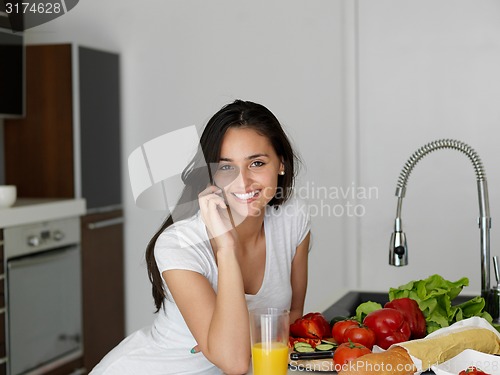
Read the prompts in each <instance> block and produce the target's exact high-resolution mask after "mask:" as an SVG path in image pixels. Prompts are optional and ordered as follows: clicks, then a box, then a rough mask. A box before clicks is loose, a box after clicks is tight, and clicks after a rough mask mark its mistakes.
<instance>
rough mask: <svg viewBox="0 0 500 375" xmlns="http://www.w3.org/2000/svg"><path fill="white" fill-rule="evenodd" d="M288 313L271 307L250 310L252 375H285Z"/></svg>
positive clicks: (286, 368)
mask: <svg viewBox="0 0 500 375" xmlns="http://www.w3.org/2000/svg"><path fill="white" fill-rule="evenodd" d="M289 319H290V318H289V311H288V310H283V309H277V308H272V307H266V308H259V309H253V310H250V337H251V339H252V366H253V374H254V375H286V373H287V370H288V334H289V333H288V329H289V326H290V322H289Z"/></svg>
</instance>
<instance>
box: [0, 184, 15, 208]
mask: <svg viewBox="0 0 500 375" xmlns="http://www.w3.org/2000/svg"><path fill="white" fill-rule="evenodd" d="M16 198H17V189H16V187H15V186H14V185H0V208H7V207H10V206H12V205H13V204H14V202H15V201H16Z"/></svg>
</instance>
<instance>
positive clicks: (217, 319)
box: [162, 186, 250, 374]
mask: <svg viewBox="0 0 500 375" xmlns="http://www.w3.org/2000/svg"><path fill="white" fill-rule="evenodd" d="M219 193H220V189H219V188H217V187H214V186H210V187H208V188H207V189H206V190H204V191H203V192H202V193H201V194H200V196H199V203H200V211H201V216H202V219H203V222H204V223H205V225H206V227H207V230H208V232H209V233H210V235H211V237H212V241H211V243H212V246H213V251H214V255H215V258H216V261H217V267H218V285H217V293H215V292H214V290H213V288H212V286H211V285H210V283H209V282H208V280H207V279H206V278H205V277H204V276H202V275H201V274H198V273H196V272H193V271H187V270H169V271H165V272H163V274H162V276H163V277H164V279H165V282H166V283H167V285H168V288H169V290H170V292H171V294H172V296H173V298H174V300H175V302H176V304H177V306H178V307H179V310H180V312H181V314H182V316H183V317H184V320H185V321H186V324H187V325H188V327H189V329H190V331H191V333H192V334H193V336H194V338H195V340H196V342H197V343H198V348H199V349H200V350H201V351H202V352H203V354H204V355H205V357H207V359H208V360H209V361H211V362H212V363H213V364H215V365H216V366H217V367H219V368H220V369H222V370H223V371H224V372H225V373H227V374H243V373H245V372H247V370H248V366H249V363H250V328H249V317H248V309H247V304H246V300H245V291H244V285H243V277H242V275H241V269H240V266H239V263H238V259H237V257H236V252H237V250H238V249H237V246H238V241H237V240H236V237H235V231H234V228H232V227H231V224H230V223H229V217H228V212H227V206H226V204H225V203H224V200H223V199H222V197H221V196H220V195H219Z"/></svg>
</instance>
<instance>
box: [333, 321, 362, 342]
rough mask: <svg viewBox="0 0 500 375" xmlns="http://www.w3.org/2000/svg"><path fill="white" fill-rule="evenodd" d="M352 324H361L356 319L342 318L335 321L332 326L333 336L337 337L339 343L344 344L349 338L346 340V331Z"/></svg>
mask: <svg viewBox="0 0 500 375" xmlns="http://www.w3.org/2000/svg"><path fill="white" fill-rule="evenodd" d="M351 326H356V327H357V326H359V323H358V322H357V321H356V320H350V319H348V320H341V321H338V322H337V323H335V324H334V325H333V327H332V337H333V338H334V339H335V341H336V342H337V344H342V343H344V342H346V341H347V340H344V333H345V330H346V329H347V327H351Z"/></svg>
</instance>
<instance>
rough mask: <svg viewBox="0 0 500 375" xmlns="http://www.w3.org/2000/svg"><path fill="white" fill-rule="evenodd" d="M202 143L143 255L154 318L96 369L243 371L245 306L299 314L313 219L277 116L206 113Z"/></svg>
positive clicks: (239, 109)
mask: <svg viewBox="0 0 500 375" xmlns="http://www.w3.org/2000/svg"><path fill="white" fill-rule="evenodd" d="M200 144H201V152H200V153H199V154H198V155H197V157H196V158H195V160H194V161H193V163H192V164H191V165H190V166H189V167H188V168H187V169H186V170H185V171H184V174H183V180H184V182H185V183H186V189H185V190H184V193H183V196H182V197H181V199H180V202H179V203H180V204H179V205H178V207H179V209H178V210H177V209H176V210H174V212H173V213H172V215H171V216H170V217H169V218H168V219H167V220H166V221H165V223H164V224H163V226H162V227H161V228H160V230H159V231H158V232H157V233H156V234H155V236H154V237H153V238H152V240H151V242H150V243H149V245H148V248H147V252H146V259H147V264H148V273H149V278H150V280H151V282H152V285H153V297H154V300H155V304H156V308H157V313H158V315H157V317H156V320H155V322H154V323H153V326H152V327H148V328H145V329H142V330H140V331H137V332H135V333H133V334H132V335H131V336H129V337H127V338H126V339H125V340H124V341H123V342H122V343H120V344H119V345H118V346H117V347H116V348H115V349H113V350H112V351H111V352H110V353H109V354H108V355H107V356H106V357H105V358H104V359H103V360H102V361H101V362H100V363H99V364H98V365H97V366H96V367H95V368H94V370H93V371H92V373H91V374H93V375H97V374H106V375H109V374H119V375H124V374H134V375H136V374H148V375H149V374H204V375H205V374H221V373H223V372H224V373H226V374H244V373H246V372H247V370H248V366H249V364H250V334H249V319H248V310H249V309H252V308H256V307H277V308H281V309H289V310H290V321H291V322H293V321H294V320H295V319H297V318H299V317H301V316H302V314H303V306H304V298H305V293H306V285H307V256H308V250H309V236H310V235H309V228H310V223H309V216H308V215H307V210H306V209H305V206H304V205H303V204H301V203H300V202H299V201H298V200H296V199H294V198H292V197H291V193H292V187H293V184H294V177H295V172H296V166H295V164H296V156H295V153H294V152H293V149H292V147H291V145H290V142H289V140H288V138H287V136H286V135H285V133H284V131H283V129H282V127H281V125H280V123H279V122H278V120H277V119H276V117H275V116H274V115H273V114H272V113H271V112H270V111H269V110H268V109H267V108H265V107H264V106H262V105H260V104H256V103H252V102H246V101H240V100H237V101H235V102H233V103H231V104H228V105H226V106H225V107H223V108H222V109H221V110H220V111H219V112H217V113H216V114H215V115H214V116H213V117H212V118H211V119H210V121H209V122H208V123H207V126H206V128H205V130H204V132H203V134H202V136H201V139H200ZM193 193H196V194H197V195H198V196H197V198H196V199H193V198H192V194H193ZM190 194H191V197H190ZM193 202H194V204H191V203H193ZM186 207H188V209H187V212H183V213H179V212H178V211H179V210H181V209H183V210H184V211H186ZM193 211H195V212H194V214H193Z"/></svg>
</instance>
